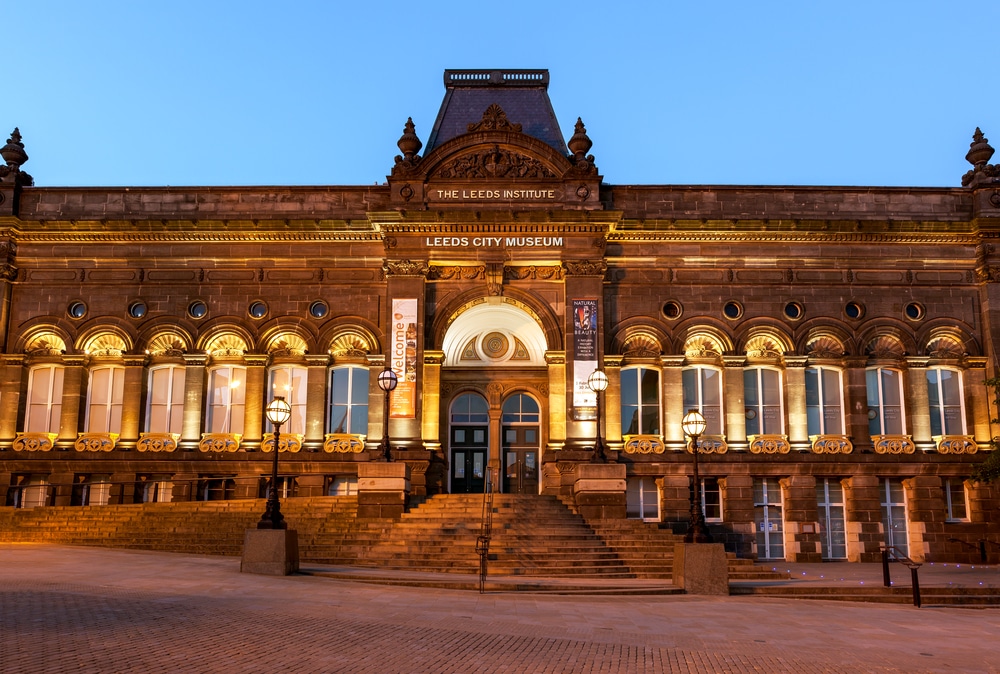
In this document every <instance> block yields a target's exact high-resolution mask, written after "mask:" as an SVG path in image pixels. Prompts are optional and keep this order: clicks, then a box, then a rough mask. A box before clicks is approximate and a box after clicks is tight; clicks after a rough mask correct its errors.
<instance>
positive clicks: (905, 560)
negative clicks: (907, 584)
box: [882, 545, 922, 608]
mask: <svg viewBox="0 0 1000 674" xmlns="http://www.w3.org/2000/svg"><path fill="white" fill-rule="evenodd" d="M890 556H892V557H893V561H896V562H899V563H900V564H902V565H903V566H905V567H907V568H908V569H909V570H910V580H911V586H912V588H913V605H914V606H916V607H917V608H920V580H919V579H918V578H917V569H919V568H920V567H921V566H922V565H921V564H920V563H918V562H914V561H913V560H912V559H910V558H909V557H907V556H906V555H905V554H903V551H902V550H901V549H900V548H897V547H896V546H895V545H883V546H882V584H883V585H885V586H886V587H892V579H891V578H890V577H889V557H890Z"/></svg>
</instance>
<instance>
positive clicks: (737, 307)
mask: <svg viewBox="0 0 1000 674" xmlns="http://www.w3.org/2000/svg"><path fill="white" fill-rule="evenodd" d="M722 313H723V314H725V316H726V318H728V319H729V320H731V321H735V320H736V319H737V318H739V317H740V316H742V315H743V305H742V304H740V303H739V302H726V306H724V307H722Z"/></svg>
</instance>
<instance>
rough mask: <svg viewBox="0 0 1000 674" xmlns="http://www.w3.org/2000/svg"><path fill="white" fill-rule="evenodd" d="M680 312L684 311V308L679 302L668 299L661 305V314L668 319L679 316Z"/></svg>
mask: <svg viewBox="0 0 1000 674" xmlns="http://www.w3.org/2000/svg"><path fill="white" fill-rule="evenodd" d="M682 313H684V309H683V307H681V303H680V302H675V301H673V300H670V301H669V302H667V303H666V304H664V305H663V315H664V316H666V317H667V318H669V319H670V320H674V319H676V318H680V317H681V314H682Z"/></svg>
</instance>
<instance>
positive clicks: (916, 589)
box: [910, 566, 920, 608]
mask: <svg viewBox="0 0 1000 674" xmlns="http://www.w3.org/2000/svg"><path fill="white" fill-rule="evenodd" d="M910 578H911V580H912V581H913V605H914V606H916V607H917V608H920V581H919V580H917V567H915V566H911V567H910Z"/></svg>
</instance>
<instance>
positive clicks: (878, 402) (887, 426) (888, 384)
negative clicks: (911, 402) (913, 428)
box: [865, 367, 906, 435]
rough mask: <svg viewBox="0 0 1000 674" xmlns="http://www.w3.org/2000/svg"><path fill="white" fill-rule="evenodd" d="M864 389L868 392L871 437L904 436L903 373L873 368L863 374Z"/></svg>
mask: <svg viewBox="0 0 1000 674" xmlns="http://www.w3.org/2000/svg"><path fill="white" fill-rule="evenodd" d="M865 387H866V389H867V391H868V432H869V433H870V434H871V435H902V434H904V433H905V432H906V430H905V429H906V419H905V418H904V415H903V373H902V372H900V371H899V370H890V369H888V368H884V367H873V368H871V369H869V370H868V371H867V372H866V373H865Z"/></svg>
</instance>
